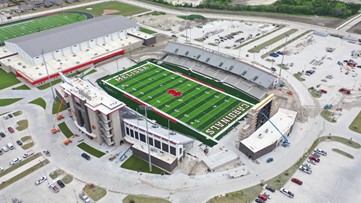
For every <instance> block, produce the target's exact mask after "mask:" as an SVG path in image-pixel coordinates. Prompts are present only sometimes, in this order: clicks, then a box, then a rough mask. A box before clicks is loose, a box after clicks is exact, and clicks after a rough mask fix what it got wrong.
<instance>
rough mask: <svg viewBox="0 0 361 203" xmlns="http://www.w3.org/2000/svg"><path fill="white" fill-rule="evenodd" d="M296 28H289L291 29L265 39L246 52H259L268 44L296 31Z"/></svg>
mask: <svg viewBox="0 0 361 203" xmlns="http://www.w3.org/2000/svg"><path fill="white" fill-rule="evenodd" d="M297 31H298V30H297V29H291V30H288V31H287V32H284V33H282V34H280V35H277V36H276V37H273V38H272V39H270V40H268V41H266V42H263V43H262V44H260V45H258V46H255V47H254V48H252V49H250V50H248V52H250V53H256V52H259V51H261V50H262V49H264V48H266V47H268V46H269V45H271V44H274V43H276V42H278V41H280V40H282V39H283V38H286V37H288V36H289V35H291V34H293V33H295V32H297Z"/></svg>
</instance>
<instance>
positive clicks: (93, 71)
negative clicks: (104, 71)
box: [81, 69, 97, 78]
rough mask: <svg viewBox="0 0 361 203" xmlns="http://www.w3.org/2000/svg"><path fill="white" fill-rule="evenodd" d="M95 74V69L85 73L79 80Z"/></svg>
mask: <svg viewBox="0 0 361 203" xmlns="http://www.w3.org/2000/svg"><path fill="white" fill-rule="evenodd" d="M95 72H97V70H95V69H93V70H90V71H88V72H87V73H85V74H84V75H83V76H82V77H81V78H84V77H85V76H87V75H90V74H92V73H95Z"/></svg>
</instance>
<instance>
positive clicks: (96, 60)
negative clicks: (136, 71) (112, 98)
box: [16, 49, 125, 85]
mask: <svg viewBox="0 0 361 203" xmlns="http://www.w3.org/2000/svg"><path fill="white" fill-rule="evenodd" d="M124 54H125V50H124V49H122V50H120V51H117V52H114V53H111V54H108V55H105V56H102V57H100V58H97V59H94V60H91V61H88V62H85V63H83V64H80V65H77V66H74V67H72V68H69V69H67V70H64V71H62V73H64V74H67V73H69V72H71V71H74V70H77V69H80V68H83V67H85V66H88V65H91V64H96V63H99V62H101V61H104V60H107V59H110V58H113V57H115V56H118V55H124ZM16 76H18V77H21V78H24V79H25V80H26V81H27V82H29V83H30V84H32V85H36V84H38V83H41V82H45V81H47V80H48V77H43V78H41V79H38V80H35V81H32V80H30V79H29V78H28V77H26V76H25V75H23V74H22V73H20V72H19V71H16ZM58 76H59V73H55V74H53V75H50V76H49V77H50V78H51V79H52V78H55V77H58Z"/></svg>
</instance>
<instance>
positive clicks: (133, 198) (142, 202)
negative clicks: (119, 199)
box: [123, 195, 171, 203]
mask: <svg viewBox="0 0 361 203" xmlns="http://www.w3.org/2000/svg"><path fill="white" fill-rule="evenodd" d="M123 203H171V202H170V201H168V200H165V199H161V198H155V197H146V196H141V195H128V196H126V197H125V198H124V199H123Z"/></svg>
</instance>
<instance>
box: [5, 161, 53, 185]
mask: <svg viewBox="0 0 361 203" xmlns="http://www.w3.org/2000/svg"><path fill="white" fill-rule="evenodd" d="M48 163H49V161H48V160H47V159H46V160H44V161H42V162H39V163H38V164H36V165H35V166H33V167H31V168H29V169H27V170H25V171H23V172H21V173H19V174H18V175H16V176H14V177H12V178H10V179H9V180H7V181H4V182H2V183H1V184H0V190H2V189H4V188H5V187H7V186H9V185H11V184H13V183H15V182H16V181H18V180H20V179H22V178H24V177H25V176H27V175H29V174H30V173H32V172H34V171H36V170H38V169H39V168H41V167H43V166H44V165H46V164H48ZM17 165H18V164H17Z"/></svg>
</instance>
